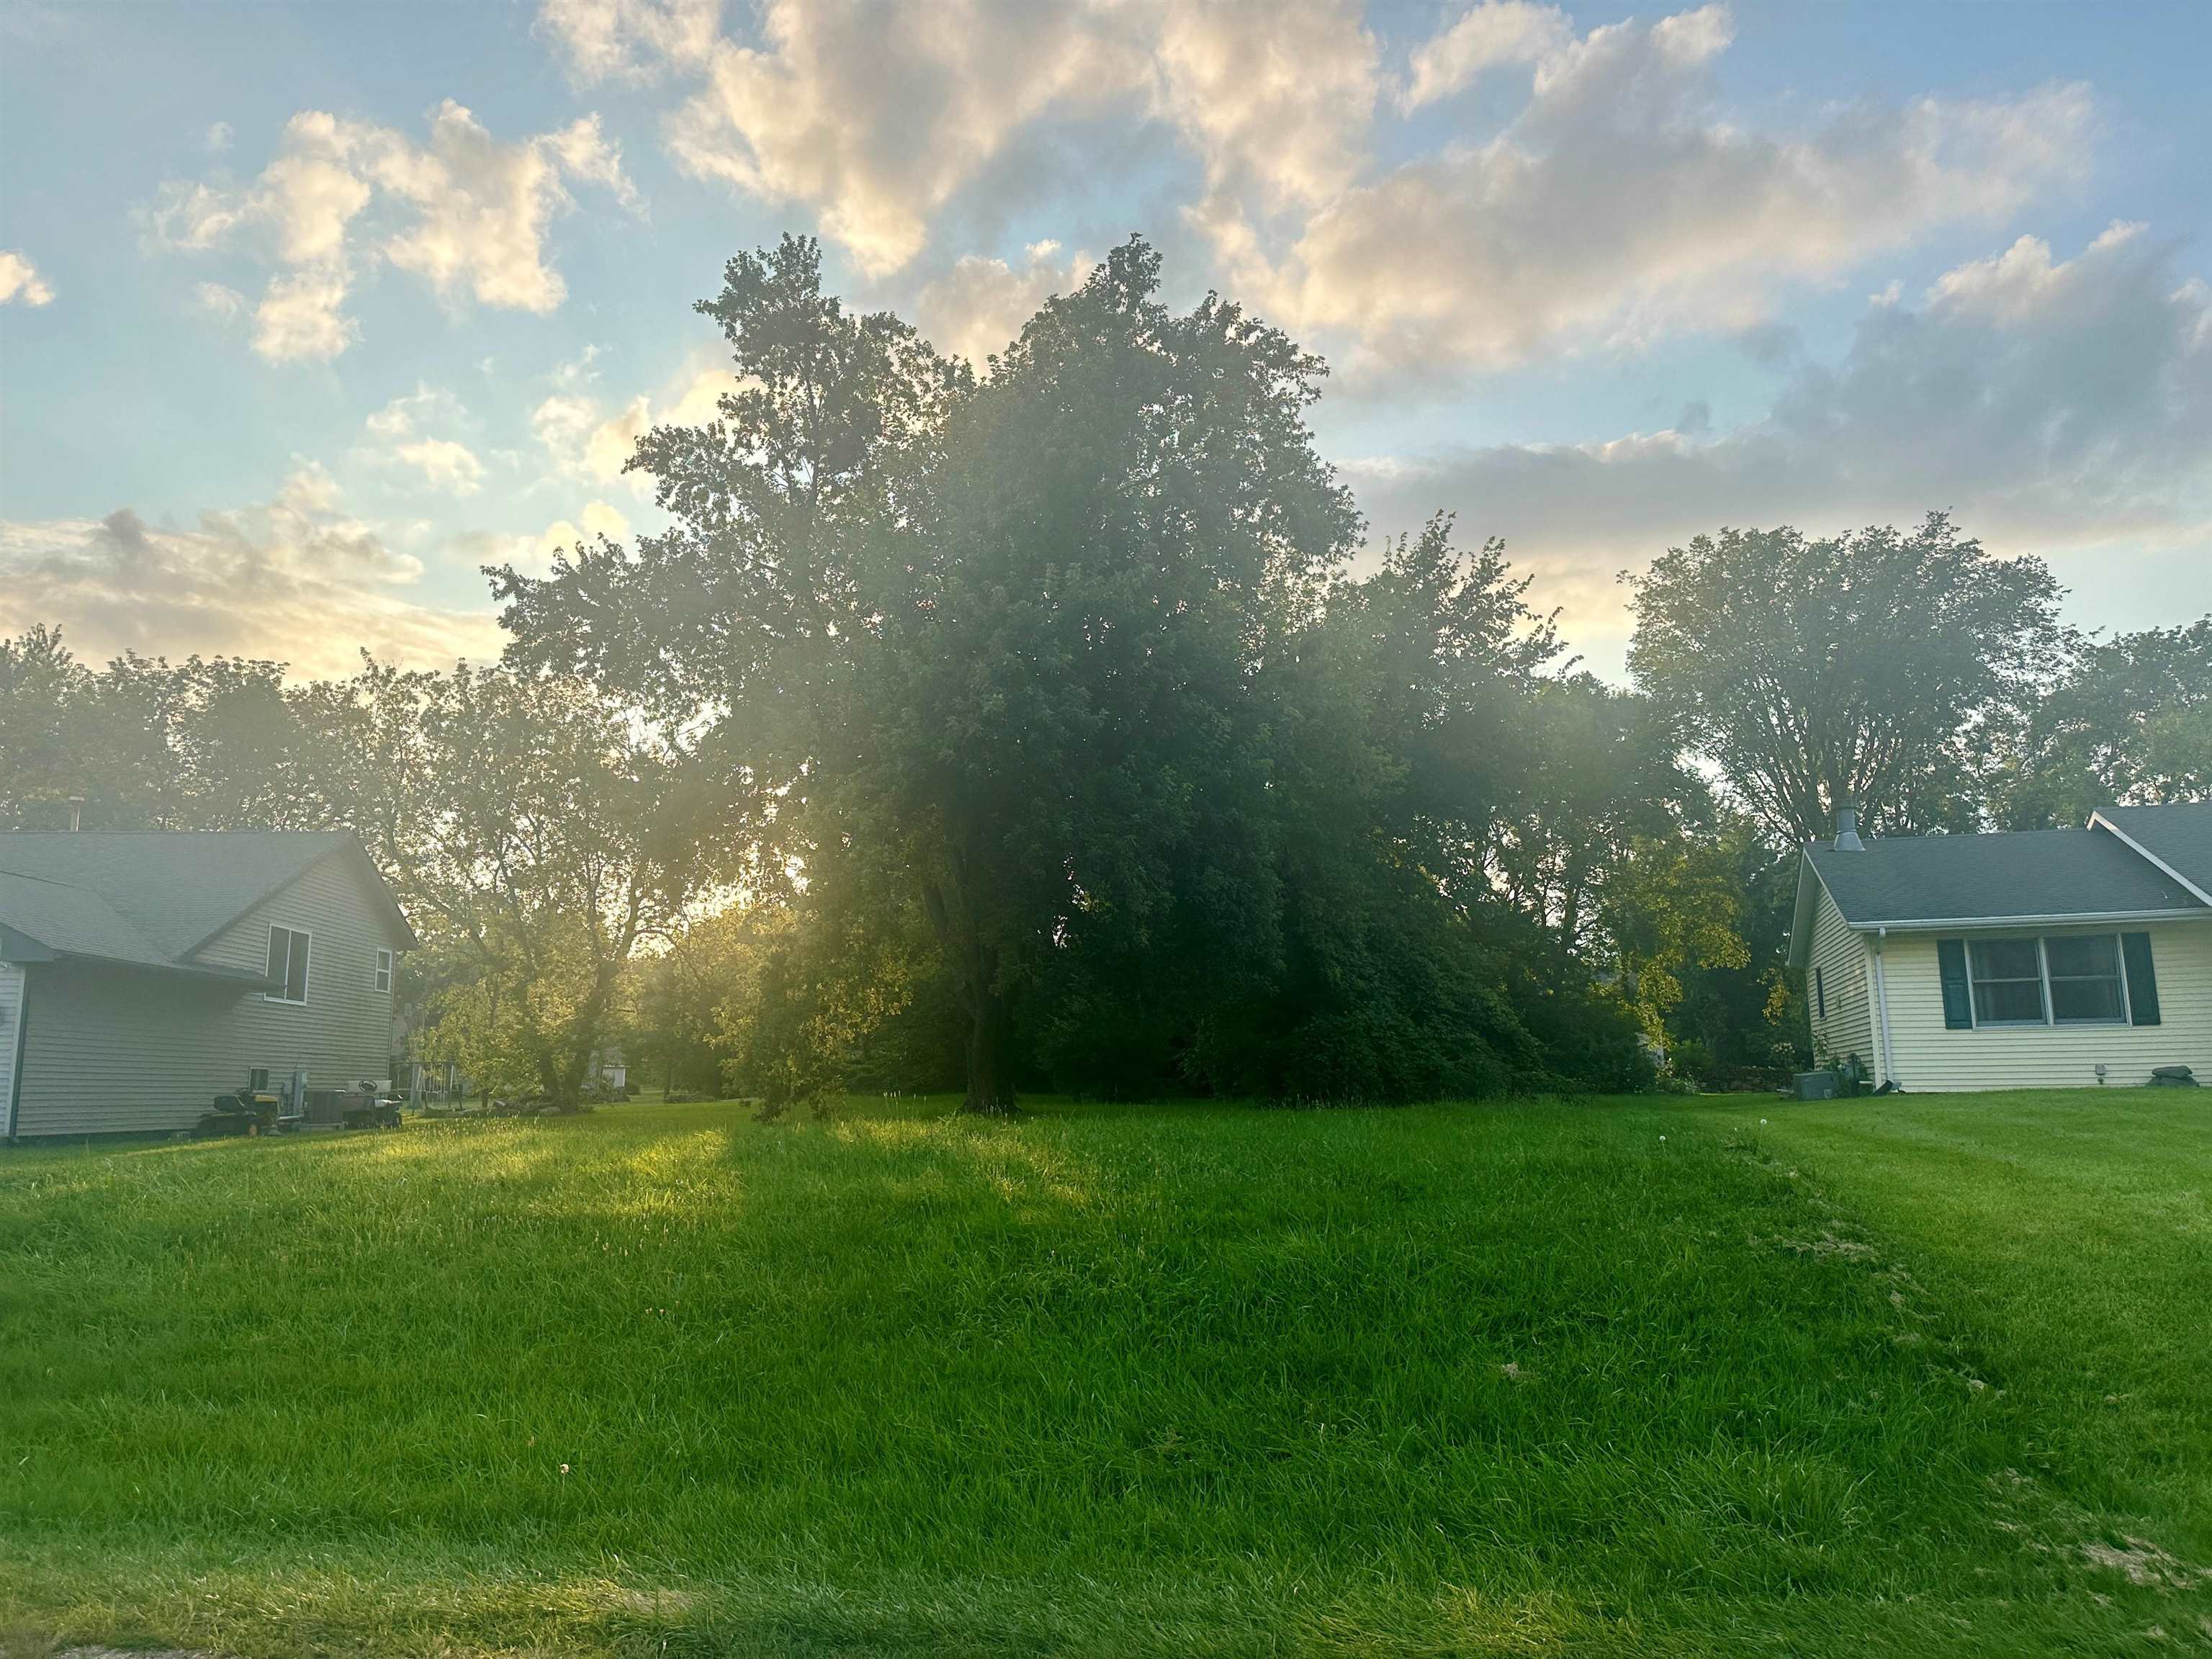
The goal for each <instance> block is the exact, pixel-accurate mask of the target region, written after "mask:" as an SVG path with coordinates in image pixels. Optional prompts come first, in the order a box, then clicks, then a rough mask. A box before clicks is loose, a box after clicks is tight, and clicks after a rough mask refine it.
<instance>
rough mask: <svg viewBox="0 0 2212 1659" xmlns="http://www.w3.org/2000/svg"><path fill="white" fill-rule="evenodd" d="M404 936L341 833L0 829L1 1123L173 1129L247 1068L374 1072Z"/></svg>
mask: <svg viewBox="0 0 2212 1659" xmlns="http://www.w3.org/2000/svg"><path fill="white" fill-rule="evenodd" d="M414 943H415V936H414V934H413V933H411V932H410V930H409V928H408V926H407V922H406V919H405V918H404V916H402V915H400V912H399V907H398V904H397V903H395V902H393V900H392V893H391V890H390V889H389V888H387V887H386V885H385V884H384V881H383V878H381V877H380V876H379V875H378V874H377V872H376V869H375V866H374V865H372V864H371V863H370V861H369V860H368V854H365V853H364V852H362V848H361V844H360V843H359V842H356V840H355V839H354V838H353V836H350V835H349V834H346V833H344V832H343V831H331V832H321V831H314V832H310V831H295V830H222V831H209V832H205V833H171V832H163V831H146V832H143V833H134V834H118V835H99V834H89V833H87V834H76V833H71V834H66V835H27V834H21V833H18V834H0V1133H4V1134H5V1135H6V1136H7V1137H8V1138H9V1139H16V1138H18V1137H23V1138H28V1137H34V1136H42V1135H78V1134H114V1133H159V1132H163V1131H169V1130H175V1129H183V1128H189V1127H191V1126H192V1125H193V1124H195V1123H196V1122H197V1121H198V1119H199V1116H200V1114H201V1113H203V1112H204V1111H206V1110H207V1109H208V1104H209V1103H210V1101H211V1100H212V1099H213V1098H214V1097H216V1095H218V1094H221V1093H223V1092H225V1091H229V1090H233V1089H236V1088H239V1087H240V1086H241V1085H244V1084H245V1083H246V1079H247V1077H248V1075H249V1073H251V1072H252V1071H253V1070H255V1069H256V1068H266V1070H267V1071H268V1073H269V1075H270V1079H271V1080H272V1082H281V1081H282V1080H283V1079H289V1077H290V1076H291V1075H292V1073H294V1072H295V1071H300V1072H305V1073H307V1081H308V1083H309V1085H311V1086H313V1087H315V1088H339V1087H343V1086H345V1085H350V1084H352V1083H355V1082H357V1081H359V1080H361V1079H364V1078H372V1079H383V1078H385V1077H386V1074H387V1073H388V1071H389V1069H390V1066H391V1059H390V1056H391V1045H392V983H393V980H394V978H395V974H394V969H395V967H396V965H397V961H398V953H399V952H400V951H404V950H407V949H409V948H410V947H411V946H412V945H414Z"/></svg>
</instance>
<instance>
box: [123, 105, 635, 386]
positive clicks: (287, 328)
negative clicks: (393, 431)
mask: <svg viewBox="0 0 2212 1659" xmlns="http://www.w3.org/2000/svg"><path fill="white" fill-rule="evenodd" d="M569 180H574V181H577V182H580V183H584V184H590V185H598V186H600V187H603V188H605V189H606V190H608V191H611V192H612V193H613V195H614V196H615V197H616V199H617V201H619V202H621V203H622V204H623V205H625V206H628V207H633V208H634V207H635V205H636V197H635V191H633V190H632V189H631V187H630V184H629V179H628V177H627V176H626V175H625V174H624V173H623V168H622V159H621V155H620V152H619V150H618V149H617V147H616V146H615V145H613V144H612V143H609V142H608V141H607V139H606V138H605V135H604V134H603V133H602V131H600V128H599V118H598V117H597V116H591V115H587V116H586V117H584V118H581V119H580V120H578V121H576V122H574V123H573V124H571V125H569V126H567V127H564V128H562V129H561V130H559V131H554V132H549V133H540V134H538V135H537V136H535V137H528V138H524V139H521V140H519V141H517V142H515V143H501V142H499V141H498V140H496V139H495V138H494V137H492V136H491V134H490V133H489V132H488V131H486V130H485V129H484V127H483V125H482V124H481V123H479V122H478V121H477V119H476V118H475V117H474V116H473V115H471V113H470V112H468V111H467V110H466V109H465V108H464V107H463V106H460V105H459V104H457V103H455V102H454V101H453V100H452V99H447V100H445V102H444V103H442V104H441V105H440V106H438V108H437V109H436V110H435V111H434V112H432V114H431V119H430V135H429V141H428V143H427V144H419V145H418V144H416V143H413V142H412V141H410V139H408V138H406V137H404V136H403V135H402V134H400V133H399V132H398V131H395V130H393V129H392V128H388V127H380V126H375V125H369V124H366V123H362V122H356V121H347V120H343V119H340V118H338V117H337V116H334V115H331V114H329V113H326V112H323V111H319V110H305V111H302V112H300V113H299V114H297V115H295V116H294V117H293V118H291V120H290V121H289V122H288V123H286V125H285V128H284V133H283V138H282V140H281V142H280V143H279V145H278V149H277V154H276V158H275V159H274V160H273V161H270V163H269V165H268V167H265V168H264V170H263V171H262V173H261V174H260V175H259V177H258V178H257V179H254V180H253V181H252V183H251V184H249V185H243V186H240V187H236V188H232V187H228V186H219V185H208V184H186V183H181V182H174V181H173V182H172V183H170V184H169V185H166V186H164V188H163V191H162V196H161V202H160V204H158V205H157V206H156V207H155V210H153V212H152V213H151V215H150V220H151V223H152V226H153V228H154V231H155V235H156V237H157V238H158V239H159V240H161V241H163V242H166V243H167V244H168V245H169V246H173V247H177V248H181V249H185V250H189V251H195V252H197V251H205V250H208V249H210V248H214V247H216V246H222V245H225V244H227V243H228V242H229V241H230V240H231V239H232V238H233V237H234V236H235V235H238V234H241V233H243V232H245V231H246V230H249V229H253V230H258V231H259V232H260V233H261V234H263V236H264V239H265V244H266V246H268V248H269V251H270V253H271V254H272V255H273V258H275V260H276V264H277V265H278V267H279V268H278V269H277V270H275V271H273V272H272V273H271V274H270V278H269V282H268V285H267V288H266V289H265V290H264V294H263V297H262V300H261V302H260V304H259V306H258V307H257V309H256V312H255V329H254V349H255V350H257V351H258V352H259V353H260V354H261V355H262V356H264V357H266V358H269V359H270V361H272V362H322V361H327V360H328V359H330V358H331V357H335V356H337V355H338V354H339V353H341V352H343V351H344V350H345V349H347V347H348V346H349V345H350V344H352V343H353V342H354V341H355V340H356V339H357V338H358V337H360V330H359V326H358V325H357V324H356V323H355V321H354V320H353V319H351V318H350V317H349V316H348V315H347V314H346V312H345V303H346V300H347V297H348V295H349V292H350V290H351V289H352V286H353V283H354V282H355V280H356V275H357V265H358V263H359V260H360V258H361V257H362V255H364V254H365V255H367V256H368V257H369V258H372V259H375V258H380V259H382V260H384V261H386V262H388V263H389V264H392V265H393V266H395V267H397V268H398V269H400V270H406V271H410V272H411V273H413V274H415V275H416V276H422V277H423V278H424V279H425V280H427V281H428V283H430V284H431V286H432V287H433V288H434V289H435V290H436V291H437V292H438V293H439V294H440V295H441V296H445V297H447V298H453V299H458V298H460V297H462V296H467V297H471V298H473V299H474V300H476V301H477V302H478V303H479V304H483V305H488V306H501V307H513V308H516V309H520V310H525V311H533V312H538V313H545V312H549V311H551V310H553V309H554V308H555V307H557V306H559V304H560V303H561V301H562V299H563V298H564V297H565V296H566V294H567V288H566V285H565V284H564V283H562V280H561V276H560V273H559V272H558V271H557V270H554V269H553V267H552V266H551V265H550V263H548V260H547V258H546V250H545V238H546V234H547V231H548V228H549V227H550V223H551V221H552V219H553V217H554V216H555V215H556V214H558V213H560V212H562V211H563V210H566V209H567V208H568V207H569V206H570V205H571V204H572V198H571V197H570V196H569V194H568V181H569Z"/></svg>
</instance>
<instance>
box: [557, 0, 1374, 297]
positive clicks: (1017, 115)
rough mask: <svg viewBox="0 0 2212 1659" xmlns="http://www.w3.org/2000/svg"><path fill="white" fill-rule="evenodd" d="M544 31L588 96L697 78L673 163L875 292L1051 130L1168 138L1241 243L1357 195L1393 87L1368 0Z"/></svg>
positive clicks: (1209, 221) (647, 23)
mask: <svg viewBox="0 0 2212 1659" xmlns="http://www.w3.org/2000/svg"><path fill="white" fill-rule="evenodd" d="M539 16H540V22H541V25H542V26H543V27H544V29H545V30H546V32H547V33H550V34H551V35H552V36H554V37H555V38H556V40H558V41H559V42H560V43H561V44H562V47H563V48H564V50H565V52H566V54H567V56H568V64H569V68H570V70H571V71H572V72H573V73H574V74H575V75H576V76H578V77H579V78H580V79H581V80H583V81H586V82H591V81H595V80H599V79H603V78H607V77H622V78H628V79H631V80H644V79H652V78H655V77H657V76H660V75H663V74H665V73H669V72H674V73H677V74H678V75H680V76H684V77H685V78H686V79H688V80H690V81H692V82H696V83H697V85H696V90H695V91H693V92H692V94H690V96H689V97H687V98H686V99H685V100H684V101H683V102H682V103H681V104H680V106H678V107H677V108H676V109H675V110H674V111H672V112H671V114H670V117H669V120H668V130H667V147H668V149H669V153H670V154H671V155H672V156H673V157H674V158H675V159H676V161H677V162H678V165H680V166H682V167H684V168H685V169H686V170H688V171H690V172H691V173H694V174H696V175H697V176H699V177H701V178H705V179H719V180H720V181H722V182H724V183H726V184H728V185H732V186H733V187H735V188H737V189H738V190H741V191H744V192H746V193H747V194H748V195H750V196H754V197H759V198H761V199H762V200H764V201H769V202H773V203H786V202H799V203H805V204H809V205H811V206H812V207H813V208H815V209H816V210H817V215H818V222H819V225H820V228H821V230H822V233H823V234H824V235H825V236H827V237H828V238H829V239H830V240H833V241H835V242H836V243H838V244H839V245H840V246H842V247H843V248H844V249H845V250H846V252H848V254H849V255H850V256H851V257H852V258H853V260H854V263H855V264H857V265H858V266H859V267H860V270H861V271H862V272H863V273H864V274H866V275H868V276H884V275H885V274H887V273H889V272H891V271H894V270H899V269H900V268H902V267H903V266H904V265H906V264H908V262H909V261H911V260H912V259H913V258H915V255H917V254H918V253H919V252H921V250H922V248H923V247H924V246H925V245H926V244H927V240H928V236H929V231H930V226H931V222H932V220H933V217H934V216H935V215H936V214H937V213H938V211H939V210H940V209H942V208H943V207H944V206H945V204H947V203H948V202H949V201H950V200H951V197H952V196H953V194H954V193H955V192H956V191H958V190H959V189H960V188H961V186H963V185H965V184H967V183H969V181H971V180H972V179H975V177H976V176H977V175H978V174H979V173H981V172H982V171H983V169H984V168H985V167H989V166H992V165H994V164H995V163H998V162H1000V161H1001V160H1002V159H1003V158H1005V157H1006V156H1007V155H1010V154H1012V153H1016V150H1017V145H1018V140H1019V138H1020V137H1021V135H1022V134H1023V132H1024V130H1025V129H1027V128H1028V127H1029V126H1030V125H1031V124H1033V123H1034V122H1036V121H1037V120H1038V119H1039V118H1042V117H1044V116H1046V115H1048V114H1060V115H1070V114H1073V115H1081V114H1085V113H1094V112H1101V111H1103V110H1106V109H1109V108H1112V107H1116V106H1121V107H1126V108H1128V109H1133V110H1135V111H1138V112H1141V113H1142V114H1145V115H1147V116H1150V117H1152V118H1159V119H1161V120H1164V121H1165V122H1166V123H1168V124H1169V125H1171V126H1172V127H1173V128H1175V129H1176V131H1179V132H1181V133H1182V135H1183V137H1185V138H1186V139H1187V140H1188V142H1189V143H1191V145H1192V146H1193V148H1194V149H1195V150H1196V152H1197V153H1198V155H1199V156H1200V160H1201V161H1202V162H1203V164H1204V167H1205V170H1206V201H1205V203H1204V204H1202V205H1200V207H1199V208H1197V209H1195V210H1194V216H1195V217H1196V218H1197V220H1198V221H1199V222H1201V223H1202V224H1205V225H1207V226H1210V227H1212V228H1213V229H1214V234H1216V235H1217V237H1225V236H1227V235H1228V234H1230V232H1229V229H1228V227H1230V226H1232V225H1237V226H1241V225H1242V223H1243V221H1244V219H1245V218H1246V217H1247V216H1249V213H1252V212H1260V213H1266V212H1268V211H1272V210H1274V209H1276V208H1278V207H1280V206H1282V205H1285V204H1291V205H1304V204H1310V203H1311V202H1313V201H1314V200H1316V199H1317V198H1318V197H1320V196H1321V195H1322V194H1324V193H1326V192H1328V191H1334V190H1338V189H1341V188H1343V187H1344V186H1345V185H1346V184H1348V183H1349V182H1350V180H1351V179H1352V176H1353V175H1354V173H1356V171H1357V169H1358V167H1359V165H1360V161H1361V158H1362V156H1363V155H1364V133H1365V128H1366V126H1367V124H1368V122H1369V121H1370V118H1371V116H1372V112H1373V106H1374V103H1375V100H1376V93H1377V90H1378V88H1379V86H1380V79H1379V74H1378V70H1377V66H1376V49H1375V46H1374V42H1373V40H1371V38H1370V36H1369V35H1368V34H1367V33H1366V32H1365V30H1364V28H1363V27H1362V26H1361V24H1360V21H1359V17H1358V8H1357V6H1356V5H1355V4H1353V3H1352V0H1222V3H1218V4H1209V5H1183V4H1176V3H1162V0H1152V3H1138V4H1121V3H1114V0H1060V3H1049V4H1048V3H1036V0H930V3H897V0H876V3H872V4H866V5H858V6H849V7H829V6H817V5H810V4H807V3H805V0H764V3H763V5H762V6H761V8H760V9H759V14H758V28H757V35H756V36H755V38H754V39H753V40H752V41H751V42H750V43H745V42H740V41H738V40H734V39H732V38H730V37H728V36H726V35H723V34H722V33H720V32H719V30H718V28H717V27H716V26H715V22H714V9H713V8H712V7H710V6H706V5H690V4H682V3H655V0H543V3H542V5H541V10H540V14H539ZM1247 197H1249V201H1248V200H1247Z"/></svg>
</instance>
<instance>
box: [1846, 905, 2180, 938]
mask: <svg viewBox="0 0 2212 1659" xmlns="http://www.w3.org/2000/svg"><path fill="white" fill-rule="evenodd" d="M1838 908H1840V907H1838ZM1844 921H1845V922H1846V923H1848V924H1849V926H1850V927H1851V929H1852V930H1853V931H1854V932H1856V933H1874V932H1876V931H1878V930H1880V929H1883V928H1894V929H1895V930H1896V931H1897V932H1899V933H1934V932H1936V931H1937V930H1939V929H1942V928H1946V927H2071V926H2075V925H2077V924H2078V925H2080V926H2083V927H2087V926H2089V925H2091V924H2093V923H2096V922H2110V921H2212V908H2203V907H2199V906H2196V905H2191V907H2190V908H2188V909H2186V910H2075V911H2070V912H2060V913H2058V914H2056V915H2033V916H1891V917H1887V918H1884V919H1883V920H1881V921H1852V920H1851V919H1850V917H1849V916H1846V917H1844Z"/></svg>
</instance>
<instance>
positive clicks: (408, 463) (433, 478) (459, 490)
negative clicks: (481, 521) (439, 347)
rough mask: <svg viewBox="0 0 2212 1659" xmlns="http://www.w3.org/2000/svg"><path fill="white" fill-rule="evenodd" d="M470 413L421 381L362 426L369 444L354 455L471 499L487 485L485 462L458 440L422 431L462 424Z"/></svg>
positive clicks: (448, 395) (442, 391) (446, 393)
mask: <svg viewBox="0 0 2212 1659" xmlns="http://www.w3.org/2000/svg"><path fill="white" fill-rule="evenodd" d="M467 415H468V411H467V410H465V408H463V407H462V405H461V401H460V399H459V398H456V397H455V396H454V395H453V393H452V392H449V391H447V389H446V388H445V387H443V386H430V385H428V384H426V383H424V382H422V381H420V380H418V381H416V384H415V390H414V391H412V392H408V393H406V394H405V395H404V396H403V397H398V398H393V399H392V401H391V402H390V403H388V404H385V406H384V407H383V408H381V409H380V410H376V411H375V413H374V414H372V415H371V416H369V417H368V419H367V420H366V421H365V422H362V426H363V428H364V429H365V430H366V431H367V432H368V436H369V438H370V440H371V441H370V442H369V443H368V445H366V446H365V447H363V448H362V449H361V450H359V451H357V452H356V454H357V455H358V456H359V457H360V459H364V460H366V461H368V463H370V464H371V465H378V466H398V467H406V468H410V469H411V470H413V471H416V472H418V473H420V474H421V475H422V482H423V483H425V484H427V485H428V486H429V487H430V488H431V489H442V490H444V491H445V492H447V494H448V495H475V494H476V493H477V489H479V488H481V487H482V485H483V478H484V465H483V462H482V461H481V460H479V459H477V455H476V453H475V452H474V451H473V450H471V448H470V447H468V446H467V445H466V444H465V443H462V442H460V441H459V440H458V439H454V438H448V437H438V436H435V435H431V434H430V433H428V432H426V431H425V430H424V428H425V427H426V426H428V425H441V424H442V425H451V424H453V423H455V422H463V421H465V419H466V417H467Z"/></svg>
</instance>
